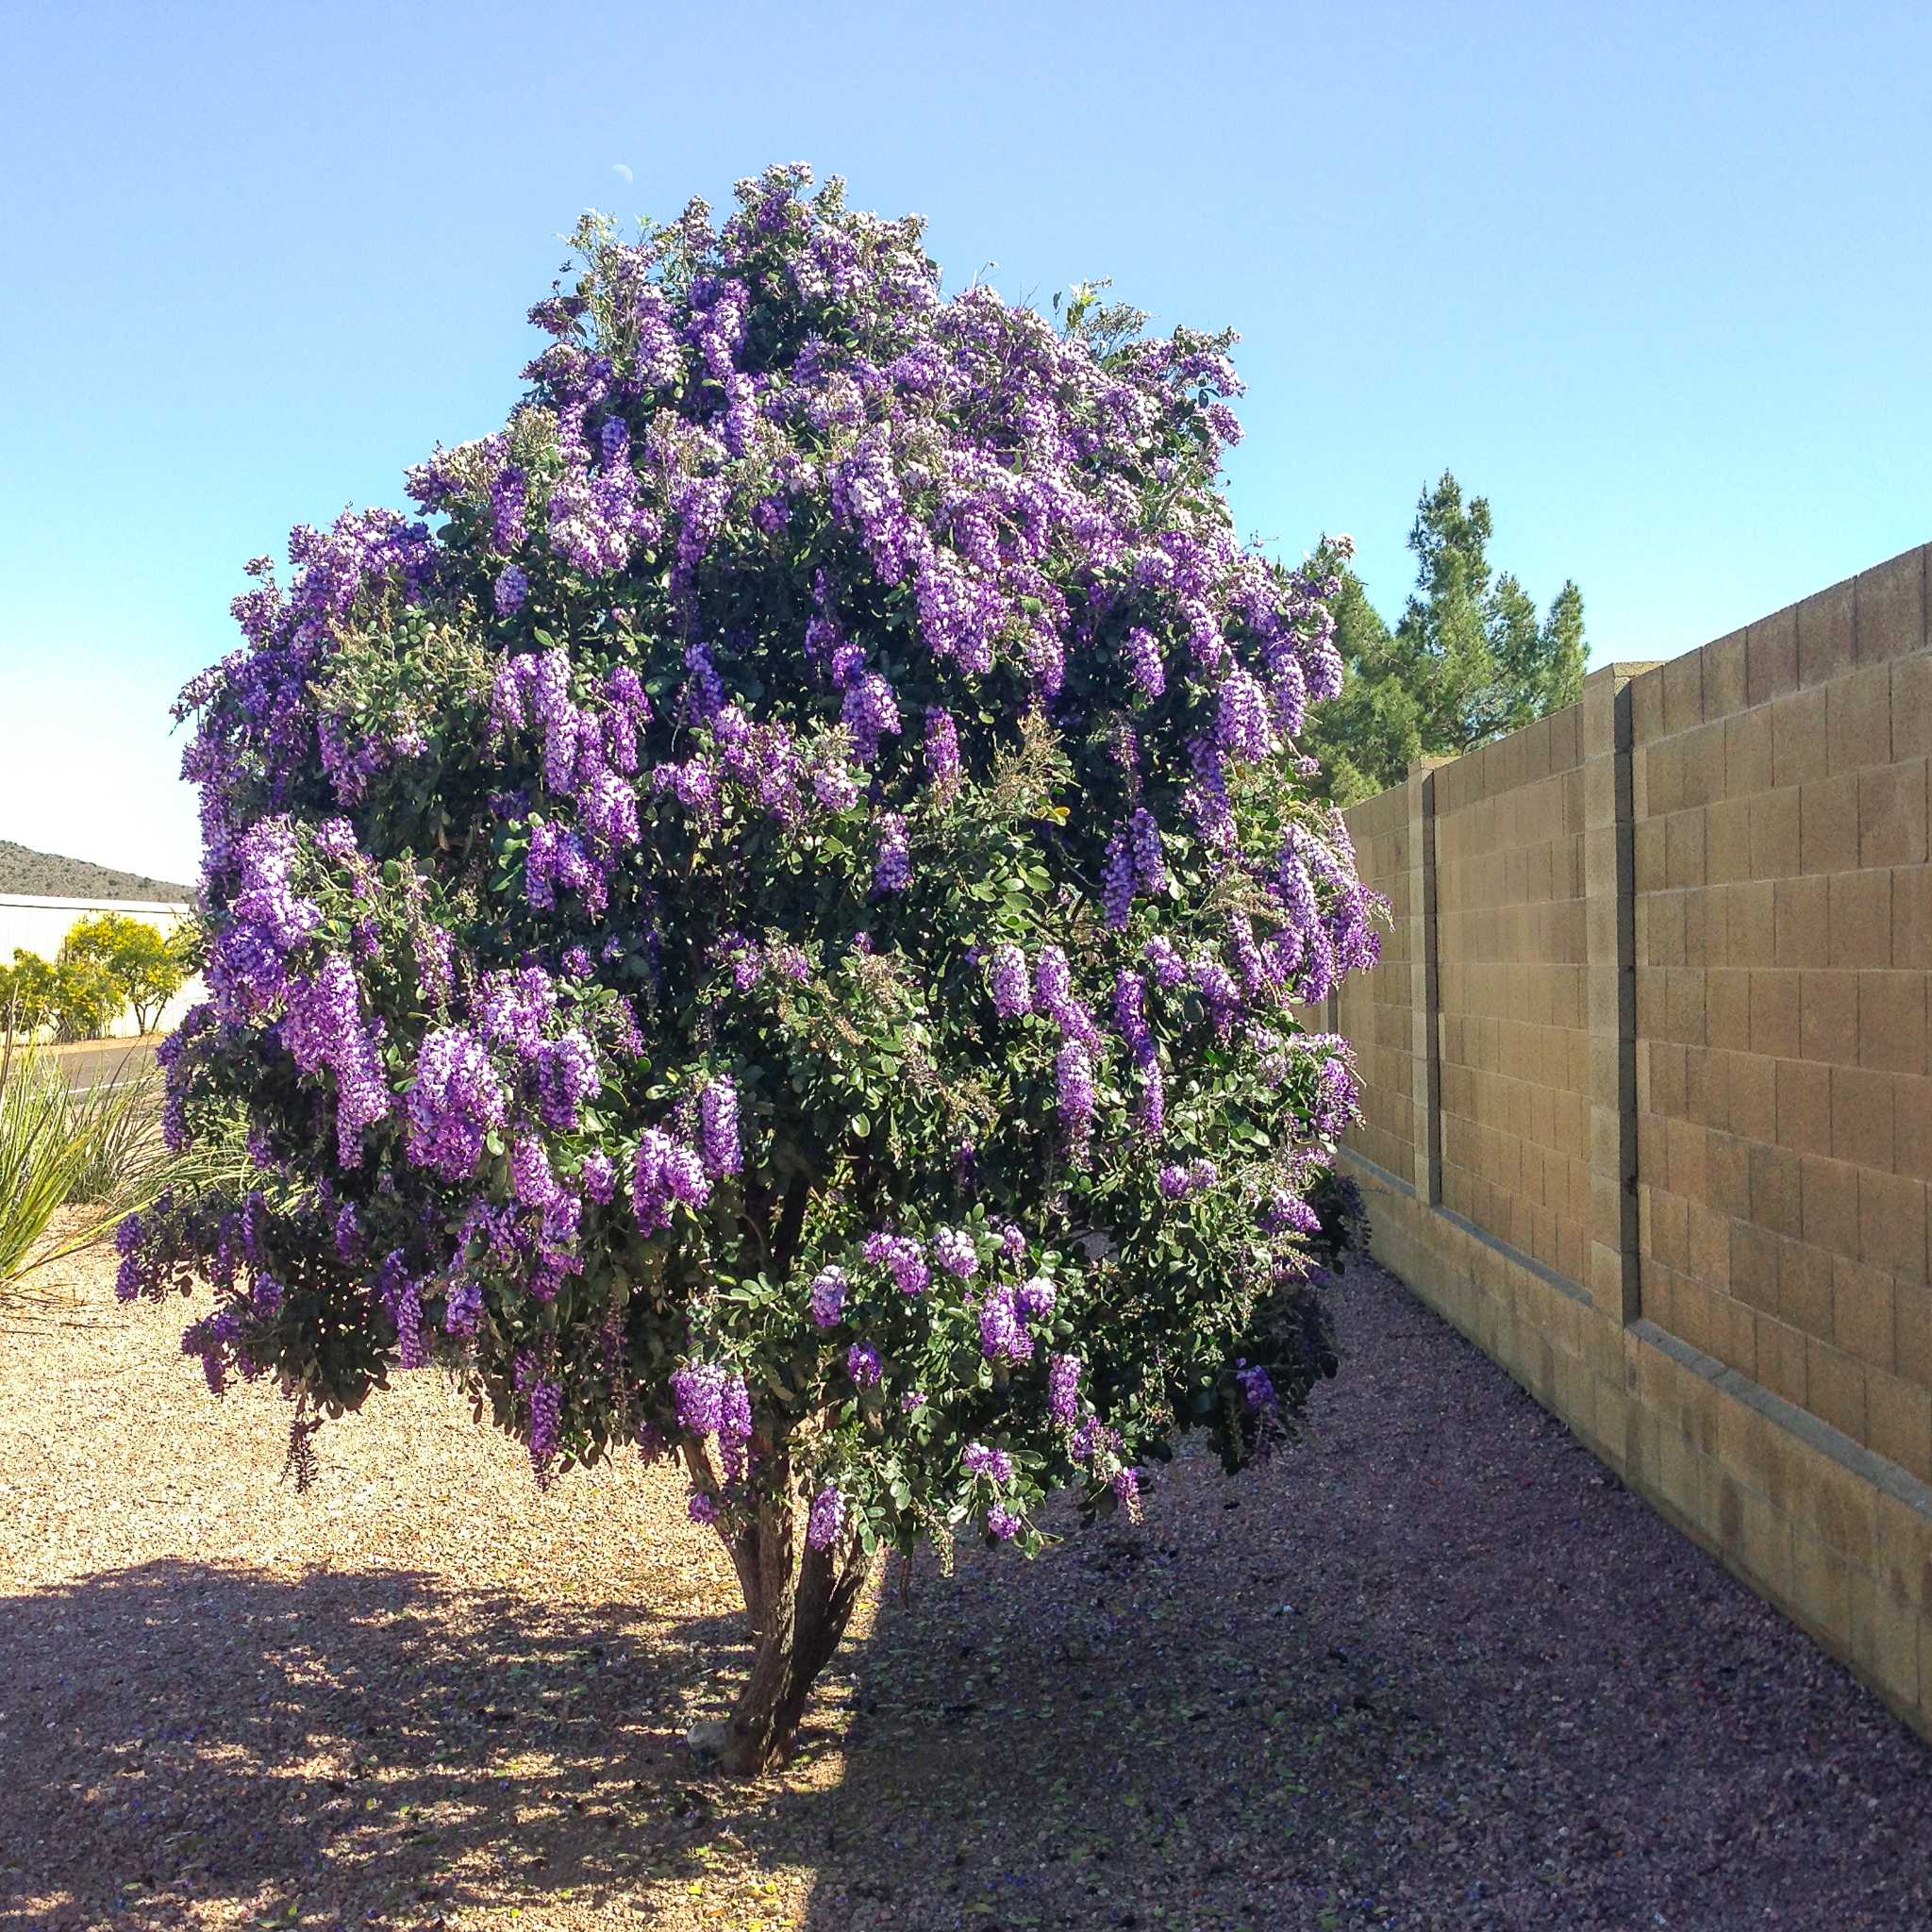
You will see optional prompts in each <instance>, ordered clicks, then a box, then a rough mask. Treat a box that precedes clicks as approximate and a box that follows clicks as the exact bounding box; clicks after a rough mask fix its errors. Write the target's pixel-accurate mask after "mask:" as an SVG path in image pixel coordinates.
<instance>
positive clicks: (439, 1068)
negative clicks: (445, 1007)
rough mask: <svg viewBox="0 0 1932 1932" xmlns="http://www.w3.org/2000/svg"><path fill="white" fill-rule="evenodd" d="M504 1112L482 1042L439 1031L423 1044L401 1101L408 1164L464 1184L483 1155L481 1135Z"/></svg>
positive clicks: (497, 1122) (497, 1080) (505, 1103)
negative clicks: (404, 1118)
mask: <svg viewBox="0 0 1932 1932" xmlns="http://www.w3.org/2000/svg"><path fill="white" fill-rule="evenodd" d="M507 1108H508V1095H507V1093H505V1086H502V1080H500V1078H498V1076H496V1069H494V1066H492V1064H491V1058H489V1053H487V1051H485V1047H483V1041H481V1040H477V1038H475V1034H470V1032H464V1030H461V1028H450V1025H444V1028H439V1030H437V1032H433V1034H429V1036H427V1038H425V1040H424V1047H421V1053H419V1055H417V1060H415V1080H413V1084H411V1086H409V1093H408V1099H406V1101H404V1117H406V1123H408V1134H406V1140H404V1145H406V1150H408V1156H409V1159H411V1161H415V1165H417V1167H427V1169H431V1171H433V1173H437V1174H441V1176H442V1178H444V1180H468V1178H470V1174H474V1173H475V1167H477V1161H479V1159H481V1156H483V1136H485V1134H489V1130H491V1128H496V1126H500V1124H502V1121H505V1111H507Z"/></svg>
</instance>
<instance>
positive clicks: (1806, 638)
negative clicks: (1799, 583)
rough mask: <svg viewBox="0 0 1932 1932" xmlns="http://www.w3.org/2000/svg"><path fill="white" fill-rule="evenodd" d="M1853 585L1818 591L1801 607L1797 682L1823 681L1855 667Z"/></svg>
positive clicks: (1839, 585) (1816, 682) (1810, 683)
mask: <svg viewBox="0 0 1932 1932" xmlns="http://www.w3.org/2000/svg"><path fill="white" fill-rule="evenodd" d="M1852 596H1853V591H1852V585H1851V583H1850V581H1849V580H1847V581H1846V582H1844V583H1842V584H1834V585H1833V586H1832V587H1831V589H1830V590H1828V591H1817V592H1816V593H1815V594H1813V595H1812V596H1809V597H1807V598H1806V599H1805V600H1804V601H1803V602H1802V603H1801V604H1800V605H1799V606H1798V682H1799V683H1800V684H1802V685H1814V684H1824V683H1827V682H1829V680H1830V679H1832V678H1834V677H1836V676H1838V675H1839V674H1840V672H1843V671H1848V670H1850V668H1851V666H1852V619H1853V605H1852Z"/></svg>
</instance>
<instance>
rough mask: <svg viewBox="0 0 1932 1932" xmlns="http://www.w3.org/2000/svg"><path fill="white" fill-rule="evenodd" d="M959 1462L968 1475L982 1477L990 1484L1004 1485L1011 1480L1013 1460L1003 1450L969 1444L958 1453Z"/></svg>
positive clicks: (979, 1444)
mask: <svg viewBox="0 0 1932 1932" xmlns="http://www.w3.org/2000/svg"><path fill="white" fill-rule="evenodd" d="M959 1462H960V1466H961V1467H962V1468H963V1469H965V1470H966V1472H967V1473H968V1474H971V1475H983V1476H984V1477H985V1478H986V1479H987V1481H988V1482H990V1483H995V1484H1006V1483H1009V1482H1011V1481H1012V1480H1013V1458H1012V1457H1010V1456H1008V1454H1007V1452H1006V1451H1005V1450H1004V1449H989V1448H988V1447H987V1446H986V1444H985V1443H984V1442H969V1443H967V1445H966V1447H965V1448H964V1449H963V1450H962V1451H961V1452H960V1456H959Z"/></svg>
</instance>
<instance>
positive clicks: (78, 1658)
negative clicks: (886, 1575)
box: [0, 1561, 790, 1932]
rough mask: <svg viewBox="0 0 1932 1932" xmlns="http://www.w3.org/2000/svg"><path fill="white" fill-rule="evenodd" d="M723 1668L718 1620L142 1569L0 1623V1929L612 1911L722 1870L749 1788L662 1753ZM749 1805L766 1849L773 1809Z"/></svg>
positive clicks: (725, 1631)
mask: <svg viewBox="0 0 1932 1932" xmlns="http://www.w3.org/2000/svg"><path fill="white" fill-rule="evenodd" d="M746 1656H748V1648H747V1647H746V1646H744V1645H743V1644H742V1643H741V1633H740V1631H739V1628H738V1625H737V1623H736V1621H735V1620H734V1619H729V1618H722V1617H720V1618H698V1619H686V1620H683V1621H673V1620H669V1619H665V1618H661V1617H657V1616H654V1615H653V1614H652V1613H651V1612H650V1611H649V1609H648V1608H647V1607H638V1606H634V1605H624V1606H608V1605H606V1606H594V1607H592V1606H586V1607H581V1608H573V1609H571V1610H568V1611H564V1610H558V1609H553V1608H551V1607H546V1606H542V1605H538V1604H533V1603H530V1602H528V1601H525V1600H522V1599H519V1598H517V1597H515V1596H512V1595H508V1594H501V1593H481V1594H466V1593H460V1592H457V1591H452V1590H451V1589H450V1588H449V1587H448V1586H447V1585H446V1584H444V1583H442V1582H441V1581H440V1580H439V1579H437V1578H434V1577H431V1576H429V1575H426V1574H419V1573H413V1572H402V1571H360V1572H344V1571H319V1572H313V1573H310V1574H307V1575H301V1576H293V1577H291V1576H286V1575H280V1574H268V1573H263V1572H259V1571H251V1570H244V1569H236V1568H228V1567H221V1568H215V1567H205V1566H200V1565H196V1564H193V1563H187V1562H178V1561H167V1562H156V1563H149V1564H145V1565H142V1566H141V1567H139V1568H135V1569H130V1570H125V1571H121V1572H115V1573H109V1574H105V1575H100V1576H94V1577H90V1578H88V1579H86V1580H84V1581H82V1582H79V1583H75V1584H73V1585H71V1586H67V1587H64V1588H57V1589H44V1590H41V1591H35V1592H33V1593H31V1594H29V1595H25V1596H16V1597H13V1598H10V1599H7V1600H5V1601H0V1767H4V1772H0V1775H4V1785H0V1925H4V1926H8V1927H13V1926H22V1927H25V1926H29V1925H31V1926H33V1927H35V1928H36V1932H39V1928H42V1927H63V1928H64V1927H68V1926H74V1927H88V1928H93V1927H98V1926H117V1927H118V1926H130V1927H137V1926H138V1927H148V1926H155V1927H161V1926H173V1925H186V1924H202V1923H206V1920H207V1919H208V1917H211V1916H219V1915H221V1914H222V1912H223V1910H224V1908H225V1909H226V1910H227V1911H229V1912H231V1913H234V1914H236V1915H238V1916H242V1915H246V1917H245V1918H244V1922H247V1919H248V1918H252V1920H253V1922H256V1923H268V1922H270V1921H273V1922H274V1923H275V1924H284V1923H286V1924H291V1925H298V1924H299V1925H336V1924H341V1925H351V1924H355V1925H360V1924H385V1925H433V1924H436V1923H437V1921H438V1920H439V1919H440V1918H441V1917H442V1916H443V1915H445V1914H448V1913H450V1912H452V1911H454V1910H455V1909H456V1908H458V1907H462V1906H465V1905H481V1904H496V1905H512V1904H518V1903H521V1904H523V1905H524V1906H525V1907H528V1906H530V1905H531V1904H534V1903H541V1902H543V1901H546V1900H554V1899H558V1898H575V1899H577V1900H579V1901H580V1902H582V1903H585V1904H587V1905H591V1906H594V1904H595V1903H596V1902H597V1901H598V1900H600V1899H613V1898H616V1897H619V1896H622V1897H624V1898H625V1899H627V1900H629V1901H630V1902H631V1904H632V1905H633V1906H639V1905H642V1904H644V1903H645V1902H647V1900H648V1898H649V1897H650V1895H651V1894H652V1893H653V1891H654V1889H655V1888H656V1887H658V1886H661V1885H662V1884H664V1883H666V1882H674V1881H675V1882H677V1883H679V1884H680V1885H685V1884H687V1883H688V1881H689V1879H690V1878H691V1876H692V1875H693V1874H697V1875H700V1876H701V1875H702V1874H705V1873H706V1871H707V1870H708V1868H709V1867H710V1866H711V1865H712V1862H713V1860H714V1859H715V1858H716V1857H718V1856H719V1855H720V1854H721V1852H722V1853H725V1854H727V1855H728V1854H729V1852H730V1851H731V1849H732V1846H731V1845H730V1844H728V1843H726V1842H724V1841H725V1840H731V1839H732V1826H731V1819H732V1816H733V1815H734V1814H735V1813H736V1812H738V1811H740V1810H741V1809H742V1808H743V1807H744V1805H745V1804H746V1802H747V1801H749V1800H750V1798H751V1795H752V1794H751V1793H750V1792H749V1791H744V1790H734V1789H733V1788H730V1787H726V1786H723V1785H721V1784H719V1783H718V1782H717V1781H715V1780H712V1779H709V1778H707V1777H706V1776H704V1775H703V1774H702V1773H701V1772H700V1771H699V1770H698V1768H697V1767H696V1766H695V1764H694V1763H693V1761H692V1760H691V1757H690V1755H689V1753H688V1752H687V1751H686V1750H685V1749H684V1747H683V1745H682V1742H681V1737H682V1732H683V1729H684V1726H685V1724H687V1723H688V1722H689V1721H690V1716H691V1712H692V1711H693V1709H694V1708H701V1707H705V1706H706V1705H708V1703H709V1702H711V1701H714V1693H713V1691H712V1686H713V1683H714V1679H715V1674H716V1672H717V1671H718V1669H719V1667H720V1665H721V1664H724V1665H726V1666H728V1665H730V1664H731V1663H733V1662H735V1661H741V1659H742V1657H746ZM758 1809H759V1818H758V1831H759V1835H760V1838H761V1839H762V1840H767V1841H769V1842H770V1843H771V1845H772V1848H773V1852H774V1856H782V1849H781V1846H780V1843H779V1841H780V1840H782V1839H783V1837H784V1831H785V1825H786V1822H787V1819H788V1817H789V1816H790V1801H788V1798H787V1794H786V1792H785V1791H784V1790H783V1789H776V1790H771V1791H768V1792H766V1793H765V1794H763V1797H762V1799H761V1800H760V1802H759V1806H758ZM727 1862H729V1860H728V1857H727ZM646 1923H650V1921H649V1920H648V1918H647V1919H646Z"/></svg>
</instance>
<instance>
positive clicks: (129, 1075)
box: [58, 1040, 155, 1092]
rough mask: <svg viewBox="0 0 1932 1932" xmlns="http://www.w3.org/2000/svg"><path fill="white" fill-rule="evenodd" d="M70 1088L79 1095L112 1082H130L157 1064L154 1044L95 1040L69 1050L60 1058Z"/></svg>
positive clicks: (146, 1041) (60, 1064) (142, 1041)
mask: <svg viewBox="0 0 1932 1932" xmlns="http://www.w3.org/2000/svg"><path fill="white" fill-rule="evenodd" d="M58 1063H59V1066H60V1070H61V1072H62V1073H63V1074H66V1076H67V1084H68V1086H69V1087H71V1088H73V1089H74V1090H75V1091H76V1092H81V1091H86V1090H87V1089H88V1088H90V1087H99V1086H102V1085H104V1084H106V1083H107V1082H108V1081H111V1080H130V1079H133V1078H134V1077H135V1076H136V1075H138V1074H144V1073H146V1072H147V1071H148V1070H149V1069H150V1068H151V1067H153V1065H154V1063H155V1042H154V1041H152V1040H91V1041H87V1042H86V1044H84V1045H80V1046H72V1047H65V1048H63V1049H62V1050H61V1052H60V1054H59V1057H58Z"/></svg>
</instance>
